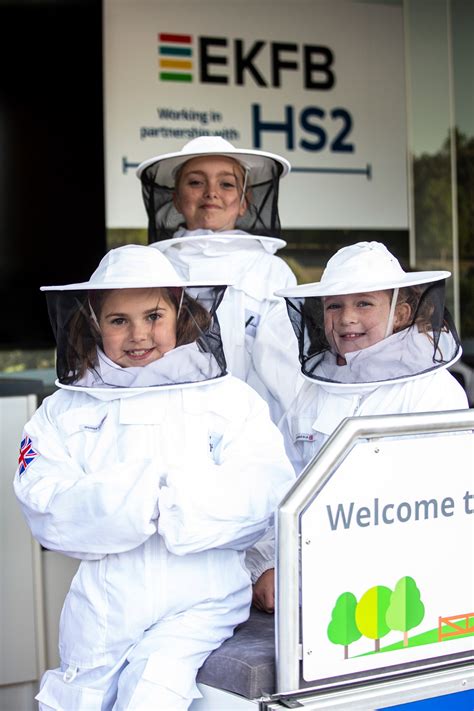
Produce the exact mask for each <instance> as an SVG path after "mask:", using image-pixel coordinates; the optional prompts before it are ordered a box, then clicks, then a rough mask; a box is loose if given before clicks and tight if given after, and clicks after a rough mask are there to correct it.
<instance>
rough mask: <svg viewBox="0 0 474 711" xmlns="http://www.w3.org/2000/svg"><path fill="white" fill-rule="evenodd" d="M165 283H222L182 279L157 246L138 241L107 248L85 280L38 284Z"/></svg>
mask: <svg viewBox="0 0 474 711" xmlns="http://www.w3.org/2000/svg"><path fill="white" fill-rule="evenodd" d="M168 286H170V287H173V286H176V287H192V286H224V285H223V284H222V281H220V282H217V281H202V280H201V281H199V282H190V281H185V280H184V279H182V278H181V277H180V276H179V275H178V273H177V272H176V271H175V269H174V267H173V266H172V265H171V263H170V262H169V260H168V259H167V258H166V257H165V255H164V254H162V253H161V252H160V251H159V250H158V249H154V248H153V247H149V246H144V245H139V244H128V245H125V246H123V247H117V248H116V249H111V250H110V252H107V254H106V255H105V257H103V258H102V260H101V261H100V263H99V266H98V267H97V269H96V270H95V271H94V273H93V274H92V276H91V277H90V279H89V280H88V281H84V282H80V283H77V284H63V285H62V286H42V287H41V291H82V290H93V289H140V288H155V287H156V288H160V287H168Z"/></svg>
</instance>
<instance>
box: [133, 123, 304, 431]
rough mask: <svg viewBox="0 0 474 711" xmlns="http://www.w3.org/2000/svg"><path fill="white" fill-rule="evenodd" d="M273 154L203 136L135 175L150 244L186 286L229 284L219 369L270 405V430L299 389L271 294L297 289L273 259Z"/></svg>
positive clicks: (289, 338) (290, 346) (286, 327)
mask: <svg viewBox="0 0 474 711" xmlns="http://www.w3.org/2000/svg"><path fill="white" fill-rule="evenodd" d="M289 170H290V165H289V163H288V161H286V160H285V159H284V158H282V157H281V156H278V155H275V154H272V153H267V152H264V151H258V150H252V149H243V148H235V147H234V146H233V145H232V144H231V143H229V142H228V141H226V140H224V139H223V138H220V137H213V136H202V137H200V138H196V139H193V140H192V141H189V142H188V143H186V145H185V146H183V148H182V149H181V150H180V151H177V152H174V153H166V154H163V155H159V156H156V157H154V158H150V159H149V160H146V161H144V162H143V163H141V165H140V166H139V167H138V170H137V175H138V177H139V178H140V180H141V183H142V192H143V199H144V202H145V207H146V210H147V214H148V233H149V241H150V242H151V243H153V246H154V247H156V248H157V249H159V250H160V251H162V252H163V253H164V254H165V255H166V256H167V257H168V259H170V261H171V262H172V264H173V266H174V267H175V268H176V270H177V271H178V272H179V273H180V274H181V275H183V276H184V277H185V278H186V279H193V280H196V279H215V278H219V279H225V280H226V282H227V283H230V284H232V286H230V287H229V288H228V289H227V292H226V294H225V296H224V299H223V300H222V303H221V305H220V306H219V310H218V315H219V322H220V325H221V330H222V340H223V343H224V351H225V354H226V359H227V364H228V367H229V370H230V372H231V373H232V375H235V376H236V377H238V378H240V379H242V380H245V382H247V383H248V384H249V385H251V386H252V387H253V388H254V389H255V390H256V391H257V392H258V393H259V394H260V395H261V396H262V397H263V398H264V400H266V402H267V403H268V406H269V408H270V414H271V417H272V419H273V421H274V422H275V423H278V421H279V420H280V418H281V416H282V415H283V413H284V412H285V411H286V409H287V408H288V406H289V405H290V403H291V401H292V400H293V399H294V396H295V393H296V392H297V390H298V388H299V386H300V385H301V383H302V378H301V376H300V372H299V363H298V353H297V348H296V343H295V340H294V336H293V333H292V330H291V326H290V324H289V322H288V318H287V315H286V309H285V304H284V302H283V300H282V299H281V298H279V297H277V296H275V294H274V292H275V290H277V289H280V288H285V287H289V286H293V285H295V284H296V279H295V276H294V274H293V273H292V271H291V269H290V268H289V267H288V265H287V264H286V263H285V262H284V261H283V260H282V259H280V258H279V257H277V256H276V255H275V252H276V251H277V250H279V249H281V248H282V247H284V246H285V244H286V243H285V242H284V241H283V240H281V239H278V235H279V232H280V220H279V216H278V187H279V181H280V178H282V177H284V176H285V175H286V174H287V173H288V172H289Z"/></svg>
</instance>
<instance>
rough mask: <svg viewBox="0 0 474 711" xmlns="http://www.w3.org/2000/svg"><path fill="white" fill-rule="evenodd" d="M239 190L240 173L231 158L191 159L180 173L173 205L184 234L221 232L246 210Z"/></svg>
mask: <svg viewBox="0 0 474 711" xmlns="http://www.w3.org/2000/svg"><path fill="white" fill-rule="evenodd" d="M242 190H243V170H242V168H241V167H240V166H239V165H238V164H237V163H236V161H234V160H232V158H225V157H224V156H203V157H202V158H199V157H198V158H191V159H190V160H188V161H187V163H185V164H184V166H183V168H182V170H181V173H180V176H179V179H178V183H177V186H176V192H175V196H174V204H175V207H176V209H177V210H178V212H180V213H181V214H182V215H183V217H184V219H185V221H186V228H187V229H188V230H197V229H206V230H213V231H215V232H224V231H226V230H233V229H234V228H235V223H236V220H237V218H238V217H239V216H241V215H243V214H244V212H245V210H246V209H247V203H246V201H245V200H242Z"/></svg>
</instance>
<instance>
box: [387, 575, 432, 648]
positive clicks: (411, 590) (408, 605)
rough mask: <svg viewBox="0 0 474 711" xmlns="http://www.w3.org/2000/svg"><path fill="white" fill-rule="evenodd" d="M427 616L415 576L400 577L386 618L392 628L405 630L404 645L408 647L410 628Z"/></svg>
mask: <svg viewBox="0 0 474 711" xmlns="http://www.w3.org/2000/svg"><path fill="white" fill-rule="evenodd" d="M424 616H425V606H424V605H423V603H422V602H421V596H420V591H419V590H418V588H417V585H416V583H415V581H414V580H413V578H410V577H409V576H408V575H407V576H405V577H404V578H400V580H399V581H398V583H397V584H396V585H395V590H394V591H393V593H392V597H391V600H390V605H389V607H388V609H387V614H386V615H385V620H386V622H387V624H388V626H389V627H390V629H392V630H400V632H403V646H404V647H408V630H411V629H413V627H416V626H417V625H419V624H420V622H421V621H422V619H423V617H424Z"/></svg>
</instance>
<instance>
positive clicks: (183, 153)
mask: <svg viewBox="0 0 474 711" xmlns="http://www.w3.org/2000/svg"><path fill="white" fill-rule="evenodd" d="M213 155H215V156H225V157H226V158H233V159H234V160H236V161H238V162H239V163H240V164H241V165H242V166H243V168H245V169H246V170H248V171H249V177H248V180H247V185H249V186H251V185H254V184H257V183H261V182H264V181H266V180H269V179H270V178H271V176H272V172H273V169H274V167H275V164H276V165H277V166H278V167H279V169H280V177H281V178H284V177H285V175H287V174H288V173H289V172H290V169H291V167H290V164H289V162H288V161H287V160H286V159H285V158H283V157H282V156H279V155H277V154H275V153H268V152H266V151H258V150H253V149H245V148H235V146H233V145H232V143H229V141H226V140H225V139H224V138H222V137H221V136H199V138H193V140H192V141H189V142H188V143H186V144H185V145H184V146H183V147H182V149H181V150H180V151H175V152H173V153H164V154H163V155H159V156H155V157H154V158H149V159H148V160H145V161H143V163H140V165H139V166H138V168H137V177H138V178H140V177H141V175H142V173H143V171H144V170H145V169H146V168H148V167H149V166H151V165H155V169H156V174H155V181H156V182H158V183H160V184H161V185H167V186H169V187H173V185H174V180H175V175H176V171H177V169H178V168H179V167H180V166H181V165H183V163H186V161H188V160H190V159H191V158H197V157H198V156H213Z"/></svg>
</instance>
